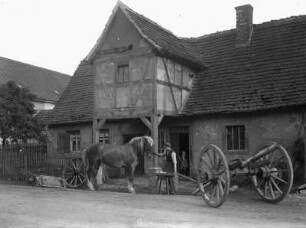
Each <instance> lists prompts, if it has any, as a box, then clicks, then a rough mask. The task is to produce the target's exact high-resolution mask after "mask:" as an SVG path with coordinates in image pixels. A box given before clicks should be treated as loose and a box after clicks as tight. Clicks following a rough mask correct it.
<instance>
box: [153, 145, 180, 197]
mask: <svg viewBox="0 0 306 228" xmlns="http://www.w3.org/2000/svg"><path fill="white" fill-rule="evenodd" d="M156 155H157V156H159V157H164V158H165V160H166V163H165V170H164V171H165V172H167V173H170V174H173V177H172V178H170V183H169V185H170V194H174V193H175V192H176V190H177V184H178V183H177V182H178V180H177V179H178V176H177V160H176V152H175V151H174V150H172V148H171V144H170V143H168V142H167V143H165V145H164V150H163V152H162V153H160V154H156Z"/></svg>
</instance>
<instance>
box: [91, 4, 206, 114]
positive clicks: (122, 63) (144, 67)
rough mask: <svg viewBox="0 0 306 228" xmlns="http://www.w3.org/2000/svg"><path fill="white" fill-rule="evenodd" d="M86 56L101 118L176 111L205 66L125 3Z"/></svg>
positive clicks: (111, 18) (158, 27)
mask: <svg viewBox="0 0 306 228" xmlns="http://www.w3.org/2000/svg"><path fill="white" fill-rule="evenodd" d="M87 60H88V61H90V62H92V63H93V65H94V69H95V71H94V74H95V77H94V107H95V108H94V115H95V117H96V118H97V119H101V118H103V119H113V118H117V119H119V118H126V117H127V118H131V117H139V116H151V115H152V114H161V115H165V114H166V115H177V114H178V113H179V111H180V110H181V109H182V107H183V104H184V102H185V101H186V98H187V96H188V94H189V92H190V90H191V86H192V80H193V78H194V77H193V76H194V74H195V73H196V72H197V71H199V70H200V69H202V68H203V65H202V64H201V63H200V60H199V59H198V58H197V56H195V55H194V53H193V52H192V50H191V46H188V45H186V43H184V42H183V41H182V40H180V39H179V38H177V37H176V36H175V35H173V34H172V33H171V32H169V31H167V30H165V29H163V28H162V27H160V26H159V25H157V24H155V23H154V22H152V21H150V20H149V19H147V18H145V17H144V16H142V15H139V14H137V13H136V12H134V11H132V10H131V9H129V8H128V7H127V6H125V5H124V4H122V3H121V2H118V4H117V6H116V7H115V8H114V10H113V13H112V15H111V17H110V19H109V21H108V23H107V26H106V28H105V29H104V31H103V33H102V35H101V37H100V38H99V40H98V42H97V44H96V45H95V47H94V48H93V50H92V51H91V52H90V53H89V55H88V57H87Z"/></svg>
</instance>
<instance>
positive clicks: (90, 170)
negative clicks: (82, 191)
mask: <svg viewBox="0 0 306 228" xmlns="http://www.w3.org/2000/svg"><path fill="white" fill-rule="evenodd" d="M93 168H94V163H93V162H89V164H88V170H87V177H88V178H87V186H88V188H89V189H90V190H92V191H94V190H95V188H94V186H93V184H92V179H93V173H92V172H93Z"/></svg>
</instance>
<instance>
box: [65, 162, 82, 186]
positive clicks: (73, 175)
mask: <svg viewBox="0 0 306 228" xmlns="http://www.w3.org/2000/svg"><path fill="white" fill-rule="evenodd" d="M86 170H87V167H86V164H85V163H84V162H83V160H82V158H81V157H75V158H71V159H70V160H68V161H67V162H66V164H65V165H64V168H63V172H62V178H63V180H64V181H65V184H66V186H67V187H69V188H78V187H80V186H82V185H83V184H84V183H85V182H86V180H87V175H86Z"/></svg>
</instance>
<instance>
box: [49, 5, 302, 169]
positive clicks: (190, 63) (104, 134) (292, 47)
mask: <svg viewBox="0 0 306 228" xmlns="http://www.w3.org/2000/svg"><path fill="white" fill-rule="evenodd" d="M236 10H237V28H236V29H232V30H228V31H223V32H217V33H214V34H210V35H206V36H202V37H198V38H178V37H176V36H175V35H174V34H172V33H171V32H170V31H168V30H166V29H164V28H162V27H161V26H159V25H158V24H156V23H155V22H153V21H151V20H149V19H148V18H146V17H144V16H143V15H140V14H138V13H136V12H134V11H133V10H131V9H130V8H128V7H127V6H125V5H124V4H122V3H121V2H118V4H117V5H116V7H115V8H114V10H113V13H112V15H111V17H110V19H109V21H108V23H107V25H106V28H105V29H104V31H103V33H102V35H101V37H100V38H99V39H98V42H97V44H96V45H95V47H94V48H93V49H92V51H91V52H90V53H89V55H88V56H87V57H86V58H85V60H84V61H82V62H81V63H80V65H79V67H78V69H77V70H76V72H75V74H74V76H73V77H72V79H71V81H70V83H69V85H68V87H67V89H66V90H65V92H64V94H63V96H62V97H61V98H60V100H59V102H58V104H57V105H56V107H55V109H54V110H53V115H54V116H53V118H52V120H51V124H50V126H49V133H50V136H51V141H52V143H51V144H50V146H49V152H50V153H66V154H67V156H72V155H73V154H75V153H78V152H80V151H81V150H82V149H83V148H85V147H87V146H88V145H90V144H92V143H93V142H97V141H102V140H107V141H108V142H111V143H116V144H118V145H120V144H123V143H125V142H127V141H128V140H129V139H130V138H131V137H134V136H136V135H143V134H150V135H151V136H152V137H153V139H154V141H155V142H156V143H157V145H158V147H156V148H155V149H156V150H158V148H160V147H161V146H162V145H163V143H164V142H165V141H170V142H171V144H172V145H173V148H174V149H175V150H176V151H177V152H179V153H180V152H181V151H182V150H185V151H187V154H188V161H189V164H190V172H191V173H194V171H195V170H194V169H195V164H196V161H197V155H198V153H199V152H200V150H201V148H203V147H204V146H205V145H207V144H210V143H214V144H216V145H218V146H219V147H221V149H222V150H223V151H224V152H225V154H226V156H227V157H228V159H232V158H237V157H246V156H249V155H250V154H251V153H253V152H255V150H256V148H257V147H258V146H259V145H261V144H262V143H264V142H267V141H271V140H273V141H277V142H280V143H281V144H282V145H284V146H285V147H286V148H287V149H288V150H289V151H290V152H292V151H293V149H294V142H295V140H296V139H297V138H298V137H300V136H301V135H303V132H304V126H305V123H304V119H305V118H304V114H305V107H306V64H305V63H306V16H297V17H291V18H286V19H281V20H277V21H271V22H266V23H263V24H258V25H255V24H253V22H252V13H253V8H252V7H251V6H250V5H244V6H240V7H237V8H236ZM201 26H205V23H201ZM152 165H153V164H152V161H151V160H148V159H146V158H145V159H144V160H143V161H142V163H141V164H140V166H139V168H138V169H139V170H138V171H139V172H143V171H144V170H145V169H146V168H148V167H150V166H152ZM154 165H155V164H154Z"/></svg>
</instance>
